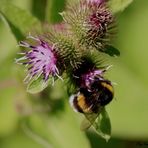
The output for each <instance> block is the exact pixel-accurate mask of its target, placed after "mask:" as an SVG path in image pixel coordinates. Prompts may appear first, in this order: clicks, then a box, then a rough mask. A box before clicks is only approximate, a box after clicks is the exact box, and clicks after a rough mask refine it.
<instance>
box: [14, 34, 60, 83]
mask: <svg viewBox="0 0 148 148" xmlns="http://www.w3.org/2000/svg"><path fill="white" fill-rule="evenodd" d="M28 38H31V39H33V40H34V41H35V42H36V43H35V45H30V44H29V43H27V42H24V41H21V42H20V44H19V46H21V47H25V48H28V49H29V50H27V51H26V50H25V51H24V52H22V53H20V54H22V55H24V56H23V57H21V58H19V59H16V62H17V63H19V64H23V65H26V67H27V70H28V75H27V76H26V78H25V80H24V81H25V82H29V81H30V80H31V79H32V78H33V79H37V78H39V77H40V76H43V79H44V80H45V81H47V80H48V79H49V76H50V75H51V76H58V77H59V70H58V68H57V62H58V61H57V60H58V59H57V58H58V57H57V55H56V52H55V49H54V48H55V47H54V45H51V44H49V43H47V42H45V41H43V40H42V39H40V38H34V37H32V36H29V37H28Z"/></svg>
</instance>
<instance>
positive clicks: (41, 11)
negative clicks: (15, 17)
mask: <svg viewBox="0 0 148 148" xmlns="http://www.w3.org/2000/svg"><path fill="white" fill-rule="evenodd" d="M46 4H47V0H32V13H33V15H34V16H36V17H37V18H38V19H39V20H41V21H44V20H45V13H46V6H47V5H46Z"/></svg>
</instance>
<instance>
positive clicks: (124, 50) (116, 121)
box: [0, 0, 148, 148]
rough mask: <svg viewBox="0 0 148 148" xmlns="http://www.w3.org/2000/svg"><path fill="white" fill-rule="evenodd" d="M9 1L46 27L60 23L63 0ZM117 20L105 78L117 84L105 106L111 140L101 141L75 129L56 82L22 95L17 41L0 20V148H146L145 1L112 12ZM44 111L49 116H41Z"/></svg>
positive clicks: (76, 122) (75, 120)
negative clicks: (112, 53)
mask: <svg viewBox="0 0 148 148" xmlns="http://www.w3.org/2000/svg"><path fill="white" fill-rule="evenodd" d="M0 1H7V0H0ZM10 1H11V2H12V4H14V5H15V6H17V7H19V8H21V9H24V10H26V11H27V12H28V13H31V14H32V15H33V16H35V17H36V18H37V19H38V20H41V21H44V22H46V23H47V22H48V23H56V22H59V21H61V17H60V16H59V15H58V13H57V12H61V11H62V10H64V5H65V4H66V1H63V0H25V1H24V0H9V2H10ZM73 1H74V0H73ZM10 13H11V12H10ZM12 15H13V14H12ZM14 15H15V14H14ZM22 19H23V18H22ZM20 21H21V20H20ZM117 22H118V35H117V38H116V39H115V41H114V45H115V47H117V48H118V49H119V50H120V52H121V56H120V57H119V58H110V57H108V59H109V62H110V63H112V64H113V65H114V66H113V68H111V70H110V71H109V72H108V73H107V77H109V78H110V79H111V80H112V81H113V82H116V83H117V85H115V99H114V100H113V101H112V103H110V104H109V105H108V106H107V111H108V113H109V115H110V119H111V124H112V137H111V140H110V141H109V142H108V143H106V142H105V140H103V139H100V138H99V137H98V136H97V135H96V134H95V132H94V131H91V130H90V131H89V132H87V133H84V132H81V131H80V129H79V125H80V122H81V120H82V117H81V115H79V114H76V113H74V112H73V110H72V109H71V108H70V107H69V105H68V101H67V99H68V96H65V98H66V99H64V98H62V99H61V98H60V97H61V96H60V94H61V93H60V92H62V93H63V92H64V90H62V89H61V87H60V85H59V84H58V86H57V87H56V88H54V90H52V93H51V94H48V92H49V89H51V88H47V89H46V90H45V91H44V92H43V93H41V94H37V95H30V94H28V93H26V90H25V89H26V86H25V85H24V84H23V82H22V80H23V77H24V74H23V73H24V69H23V68H22V67H21V66H18V65H16V64H14V58H15V57H16V53H17V52H18V51H19V48H18V47H17V41H16V39H15V37H14V35H13V34H12V32H11V30H10V28H9V26H8V24H7V22H6V21H5V20H4V18H3V17H1V19H0V52H1V54H0V118H1V119H0V148H20V147H21V148H26V147H28V148H34V147H35V148H44V147H46V148H50V147H56V148H70V147H71V148H75V147H78V148H98V147H104V148H115V147H118V148H119V147H121V148H135V147H137V148H138V147H148V142H147V141H148V70H147V66H146V65H147V63H148V0H134V1H133V2H132V3H131V4H130V5H129V6H128V7H127V8H126V9H125V10H124V11H123V12H122V13H118V15H117ZM20 38H21V37H20ZM57 92H59V93H57ZM54 93H56V97H55V98H54V97H52V96H55V94H54ZM50 98H53V99H50ZM59 98H60V99H59ZM46 110H50V111H51V113H50V114H48V115H47V114H45V112H46Z"/></svg>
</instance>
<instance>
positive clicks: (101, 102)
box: [70, 78, 114, 129]
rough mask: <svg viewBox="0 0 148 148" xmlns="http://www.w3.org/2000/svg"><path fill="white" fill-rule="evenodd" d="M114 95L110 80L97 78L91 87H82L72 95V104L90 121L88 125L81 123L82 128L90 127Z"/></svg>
mask: <svg viewBox="0 0 148 148" xmlns="http://www.w3.org/2000/svg"><path fill="white" fill-rule="evenodd" d="M113 97H114V89H113V86H112V84H111V82H110V81H109V80H105V79H102V78H101V79H95V80H94V82H93V83H92V85H91V89H87V88H85V87H81V88H80V89H79V91H78V93H77V94H75V95H72V96H71V97H70V104H71V106H72V107H73V108H74V110H75V111H77V112H80V113H83V114H84V115H85V117H86V119H87V120H88V121H89V122H87V125H84V123H86V122H83V124H82V125H81V128H82V129H87V128H89V127H90V126H91V125H92V124H93V123H94V121H95V120H96V118H97V117H98V115H99V114H100V112H101V109H102V108H103V107H104V106H105V105H107V104H108V103H109V102H110V101H111V100H112V99H113Z"/></svg>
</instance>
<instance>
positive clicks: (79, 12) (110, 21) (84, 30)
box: [62, 0, 115, 51]
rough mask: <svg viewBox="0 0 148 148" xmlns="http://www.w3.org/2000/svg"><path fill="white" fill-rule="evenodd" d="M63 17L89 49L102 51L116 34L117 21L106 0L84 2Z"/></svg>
mask: <svg viewBox="0 0 148 148" xmlns="http://www.w3.org/2000/svg"><path fill="white" fill-rule="evenodd" d="M62 16H63V19H64V20H65V22H67V23H68V24H69V26H70V27H71V30H72V31H73V32H74V34H75V35H76V37H77V38H78V40H79V42H80V43H81V44H83V45H85V46H86V47H87V49H88V48H89V49H92V47H93V48H96V49H97V50H101V51H102V49H103V48H105V46H106V45H109V44H110V40H111V39H112V36H113V34H114V33H115V30H114V29H115V19H114V17H113V15H112V13H111V11H110V10H109V8H108V7H107V4H106V2H105V1H104V0H87V1H83V0H82V1H81V2H80V4H79V5H76V6H73V7H71V8H69V9H68V10H67V12H64V13H62Z"/></svg>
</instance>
